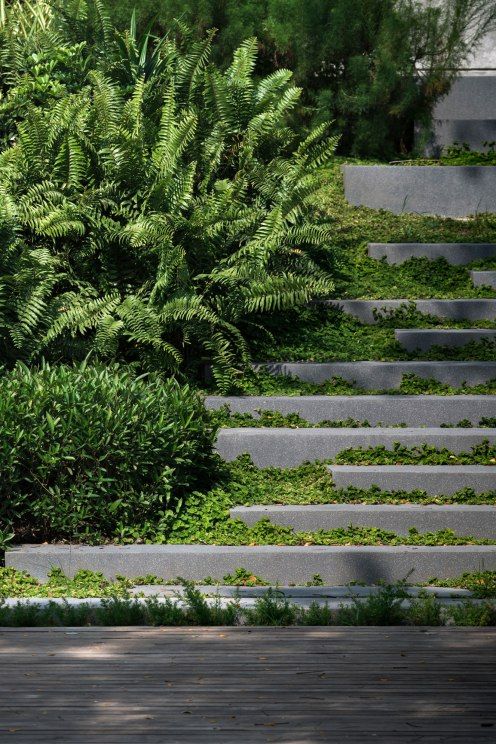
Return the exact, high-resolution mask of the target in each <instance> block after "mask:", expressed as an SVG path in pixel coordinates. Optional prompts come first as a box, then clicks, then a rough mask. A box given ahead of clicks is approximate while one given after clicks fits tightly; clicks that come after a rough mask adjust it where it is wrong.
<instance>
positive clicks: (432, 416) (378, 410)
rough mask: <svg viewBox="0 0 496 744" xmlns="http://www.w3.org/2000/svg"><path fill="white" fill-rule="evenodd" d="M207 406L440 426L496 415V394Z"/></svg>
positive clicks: (261, 399)
mask: <svg viewBox="0 0 496 744" xmlns="http://www.w3.org/2000/svg"><path fill="white" fill-rule="evenodd" d="M205 404H206V406H207V408H209V409H211V410H218V409H219V408H222V407H223V406H228V408H229V410H230V411H231V412H232V413H250V414H252V415H256V413H257V411H260V410H265V411H278V412H279V413H282V414H290V413H297V414H298V415H299V416H300V417H301V418H303V419H305V421H310V422H311V423H319V422H320V421H346V420H347V419H353V420H355V421H368V422H369V424H371V425H372V426H375V425H377V424H378V423H382V424H407V425H409V426H439V425H440V424H458V423H459V422H460V421H465V420H466V421H470V423H472V424H475V425H477V424H479V423H480V421H481V420H482V419H483V418H484V417H486V418H496V395H457V396H446V395H402V396H399V397H398V396H393V395H306V396H303V395H302V396H208V397H207V398H206V399H205Z"/></svg>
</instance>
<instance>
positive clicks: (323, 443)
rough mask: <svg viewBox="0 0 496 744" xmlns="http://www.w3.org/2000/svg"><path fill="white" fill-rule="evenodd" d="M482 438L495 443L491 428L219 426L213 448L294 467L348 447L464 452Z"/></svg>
mask: <svg viewBox="0 0 496 744" xmlns="http://www.w3.org/2000/svg"><path fill="white" fill-rule="evenodd" d="M485 439H487V440H489V441H490V442H491V443H492V444H494V443H496V430H495V429H466V430H463V429H385V428H384V429H380V428H377V429H367V428H362V429H344V428H343V429H248V428H246V429H221V430H220V431H219V434H218V437H217V451H218V452H219V454H220V455H221V457H223V458H224V460H228V461H229V460H234V459H235V458H236V457H238V456H239V455H242V454H244V453H248V454H250V455H251V457H252V459H253V462H254V463H255V465H257V466H258V467H269V466H275V467H281V468H286V467H295V466H297V465H301V464H302V463H304V462H308V461H310V462H313V461H314V460H328V459H331V458H333V457H336V455H338V454H339V453H340V452H342V451H343V450H345V449H348V448H357V447H363V448H368V447H379V446H384V447H386V448H387V449H393V447H394V444H395V442H398V443H400V444H402V445H404V446H405V447H415V446H418V445H422V444H429V445H432V446H435V447H438V448H446V449H448V450H450V451H451V452H455V453H457V452H467V451H469V450H470V449H471V448H472V447H473V446H475V445H477V444H480V443H481V442H482V441H484V440H485Z"/></svg>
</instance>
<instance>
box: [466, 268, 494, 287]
mask: <svg viewBox="0 0 496 744" xmlns="http://www.w3.org/2000/svg"><path fill="white" fill-rule="evenodd" d="M470 277H471V279H472V284H473V285H474V287H491V289H496V271H471V272H470Z"/></svg>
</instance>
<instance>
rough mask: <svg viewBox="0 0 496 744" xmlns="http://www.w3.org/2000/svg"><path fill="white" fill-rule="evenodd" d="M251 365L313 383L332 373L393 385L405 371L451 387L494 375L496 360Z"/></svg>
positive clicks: (364, 383)
mask: <svg viewBox="0 0 496 744" xmlns="http://www.w3.org/2000/svg"><path fill="white" fill-rule="evenodd" d="M254 367H255V369H264V370H265V371H267V372H269V373H271V374H274V375H291V376H293V377H297V378H299V379H300V380H302V381H304V382H310V383H313V384H316V385H319V384H322V383H323V382H326V381H327V380H330V379H332V378H333V377H342V378H343V379H344V380H346V381H348V382H351V383H355V384H356V385H357V386H358V387H361V388H363V389H364V390H392V389H395V388H397V387H399V385H400V384H401V380H402V377H403V375H408V374H413V375H417V376H418V377H422V378H424V379H434V380H437V381H439V382H442V383H445V384H447V385H451V386H453V387H460V386H461V385H463V384H464V383H465V384H467V385H470V386H473V385H479V384H481V383H485V382H489V381H490V380H494V379H496V361H495V362H482V361H469V362H451V361H450V362H446V361H405V362H403V361H397V362H376V361H366V360H364V361H359V362H268V363H265V364H262V363H259V364H255V365H254Z"/></svg>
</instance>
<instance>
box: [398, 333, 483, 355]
mask: <svg viewBox="0 0 496 744" xmlns="http://www.w3.org/2000/svg"><path fill="white" fill-rule="evenodd" d="M394 337H395V339H396V341H398V342H399V343H400V344H401V346H402V347H403V348H404V349H406V351H417V350H419V351H428V350H429V349H432V347H433V346H450V347H454V346H466V345H467V344H469V343H473V342H476V343H478V342H481V341H489V342H494V341H496V329H492V328H397V329H396V330H395V331H394Z"/></svg>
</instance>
